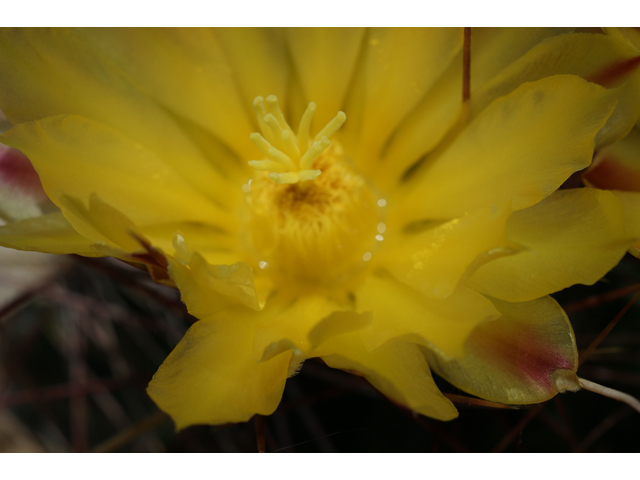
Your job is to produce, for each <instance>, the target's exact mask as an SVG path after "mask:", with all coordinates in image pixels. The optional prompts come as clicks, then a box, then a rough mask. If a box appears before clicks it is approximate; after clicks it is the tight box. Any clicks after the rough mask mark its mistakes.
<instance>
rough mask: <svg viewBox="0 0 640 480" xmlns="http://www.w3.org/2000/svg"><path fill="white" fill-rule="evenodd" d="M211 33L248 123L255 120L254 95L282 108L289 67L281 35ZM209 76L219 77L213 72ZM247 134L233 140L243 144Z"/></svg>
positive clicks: (239, 31)
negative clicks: (272, 100)
mask: <svg viewBox="0 0 640 480" xmlns="http://www.w3.org/2000/svg"><path fill="white" fill-rule="evenodd" d="M214 33H215V37H216V38H217V39H218V40H219V41H220V45H221V47H222V50H223V51H224V53H225V55H226V58H227V61H228V62H229V65H231V68H232V69H233V72H232V73H233V77H234V78H233V80H234V81H235V82H237V85H238V89H239V91H240V97H241V98H242V100H243V101H244V104H245V109H246V111H247V113H248V116H249V118H250V119H251V122H252V123H253V120H254V118H255V113H254V109H253V100H254V99H255V98H256V97H257V96H258V95H261V96H263V97H266V96H268V95H275V96H277V97H278V102H279V103H280V106H281V107H282V108H283V109H286V106H287V102H288V98H287V97H288V96H287V94H286V93H287V91H286V89H287V82H288V80H289V76H290V69H291V67H290V64H289V59H288V57H287V53H288V52H287V48H286V43H285V38H284V33H283V32H282V31H281V30H280V29H276V28H216V29H214ZM204 48H205V49H209V46H206V45H205V46H204ZM208 55H210V53H208ZM216 55H218V53H217V52H216ZM211 73H212V74H215V75H216V76H218V75H219V73H218V71H217V70H213V71H212V72H211ZM225 73H226V72H225ZM229 81H231V79H229ZM205 88H210V87H205ZM205 125H206V124H205ZM247 135H249V133H246V132H245V133H244V134H243V136H241V137H239V138H238V139H237V141H242V142H243V143H245V144H246V143H247V138H248V137H247ZM223 138H225V137H223Z"/></svg>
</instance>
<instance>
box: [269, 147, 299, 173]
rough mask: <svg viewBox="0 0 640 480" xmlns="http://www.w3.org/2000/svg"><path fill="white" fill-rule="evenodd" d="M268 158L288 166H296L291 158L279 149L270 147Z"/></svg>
mask: <svg viewBox="0 0 640 480" xmlns="http://www.w3.org/2000/svg"><path fill="white" fill-rule="evenodd" d="M269 158H270V159H272V160H275V161H276V162H279V163H281V164H282V165H286V166H287V167H290V168H295V166H296V164H295V163H293V160H291V159H290V158H289V156H288V155H286V154H285V153H282V152H281V151H280V150H278V149H277V148H274V147H271V148H270V149H269Z"/></svg>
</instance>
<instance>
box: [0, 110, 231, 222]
mask: <svg viewBox="0 0 640 480" xmlns="http://www.w3.org/2000/svg"><path fill="white" fill-rule="evenodd" d="M0 138H1V140H2V141H3V142H4V143H6V144H8V145H11V146H14V147H15V148H18V149H19V150H21V151H22V152H23V153H24V154H25V155H27V156H28V157H29V160H31V162H32V163H33V166H34V167H35V169H36V171H37V172H38V175H39V176H40V179H41V180H42V184H43V187H44V189H45V191H46V192H47V195H48V196H49V198H50V199H51V200H52V201H53V202H54V203H56V204H57V205H58V206H60V202H61V197H62V196H63V195H68V196H71V197H75V198H78V199H80V200H83V201H86V200H88V199H89V197H90V195H91V194H92V193H96V194H97V195H98V196H99V197H100V198H101V199H102V200H103V201H104V202H105V203H107V204H109V205H111V206H112V207H113V208H115V209H116V210H119V211H120V212H122V213H123V214H124V215H126V216H127V217H129V218H130V219H131V220H132V221H133V222H134V223H135V224H136V225H145V224H147V225H148V224H153V223H161V222H168V221H197V222H202V223H212V222H215V224H217V225H218V228H225V229H227V228H233V226H234V225H235V222H236V221H237V220H236V219H235V216H233V215H231V212H228V211H226V210H225V209H224V208H223V207H220V206H218V205H216V204H215V203H213V202H211V201H210V200H209V199H207V198H206V197H204V196H202V195H200V194H198V193H197V192H196V191H194V189H193V188H192V187H191V185H189V184H188V183H187V182H185V181H184V180H182V179H181V178H180V177H179V176H178V175H176V173H175V172H174V171H173V170H172V169H171V168H169V167H168V166H167V165H166V164H165V163H164V162H163V161H162V160H161V159H160V158H159V157H158V156H156V155H155V154H154V153H153V152H151V151H150V150H148V149H146V148H144V147H143V146H142V145H139V144H136V143H135V142H134V141H132V140H130V139H129V138H128V137H126V136H124V135H122V134H121V133H119V132H117V131H116V130H113V129H111V128H109V127H107V126H105V125H102V124H100V123H97V122H94V121H91V120H88V119H85V118H82V117H78V116H73V115H67V116H64V115H62V116H58V117H51V118H46V119H44V120H41V121H37V122H28V123H23V124H21V125H17V126H15V127H14V128H12V129H11V130H9V131H8V132H6V133H4V134H3V135H2V136H1V137H0ZM213 185H214V184H212V187H213ZM225 186H226V184H225ZM238 190H239V188H238ZM220 193H222V192H220ZM226 193H227V194H228V195H232V194H231V192H226Z"/></svg>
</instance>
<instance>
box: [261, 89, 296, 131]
mask: <svg viewBox="0 0 640 480" xmlns="http://www.w3.org/2000/svg"><path fill="white" fill-rule="evenodd" d="M267 108H268V109H269V112H271V113H272V114H273V116H274V117H276V120H278V123H279V124H280V125H282V128H284V129H285V130H289V131H290V132H293V130H291V127H290V126H289V124H288V123H287V120H286V119H285V118H284V115H283V114H282V110H280V105H278V97H276V96H275V95H269V96H268V97H267Z"/></svg>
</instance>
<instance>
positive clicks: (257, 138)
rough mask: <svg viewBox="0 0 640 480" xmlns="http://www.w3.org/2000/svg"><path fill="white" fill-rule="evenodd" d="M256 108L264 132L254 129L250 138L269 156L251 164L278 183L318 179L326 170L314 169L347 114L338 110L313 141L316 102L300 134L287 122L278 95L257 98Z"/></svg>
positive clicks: (307, 115) (254, 103) (304, 119)
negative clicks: (312, 132) (267, 173)
mask: <svg viewBox="0 0 640 480" xmlns="http://www.w3.org/2000/svg"><path fill="white" fill-rule="evenodd" d="M253 108H254V110H255V113H256V118H257V120H258V126H259V127H260V132H261V133H258V132H254V133H252V134H251V135H250V138H251V141H252V142H253V143H254V145H255V146H256V147H258V150H260V152H261V153H262V154H263V155H264V157H265V158H264V159H263V160H251V161H250V162H249V165H250V166H251V167H252V168H254V169H255V170H258V171H265V172H269V178H270V179H271V180H273V181H274V182H275V183H278V184H283V183H285V184H294V183H304V182H309V181H311V180H315V179H316V178H318V176H320V174H321V173H322V170H320V169H317V168H315V169H314V168H313V167H314V164H315V163H316V160H318V158H319V157H320V156H321V155H322V154H323V152H325V151H326V150H327V149H328V148H329V146H330V145H331V142H330V140H329V139H330V138H331V137H332V136H333V135H334V134H335V133H336V132H337V131H338V130H339V129H340V127H342V125H343V124H344V122H345V120H346V119H347V116H346V115H345V113H344V112H338V114H337V115H336V116H335V117H334V118H333V120H331V121H330V122H329V123H327V125H326V126H325V127H324V128H323V129H322V130H320V132H318V134H317V135H316V136H315V138H313V140H311V137H310V133H311V121H312V120H313V115H314V113H315V111H316V104H315V103H313V102H311V103H310V104H309V106H308V107H307V109H306V111H305V112H304V114H303V115H302V119H301V120H300V124H299V126H298V133H297V134H296V133H294V132H293V130H292V129H291V127H290V126H289V124H288V123H287V120H286V119H285V117H284V114H283V113H282V110H281V109H280V105H279V104H278V99H277V98H276V97H275V96H274V95H269V96H268V97H267V98H266V101H265V99H264V98H263V97H256V98H255V100H254V101H253ZM316 167H317V165H316Z"/></svg>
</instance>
